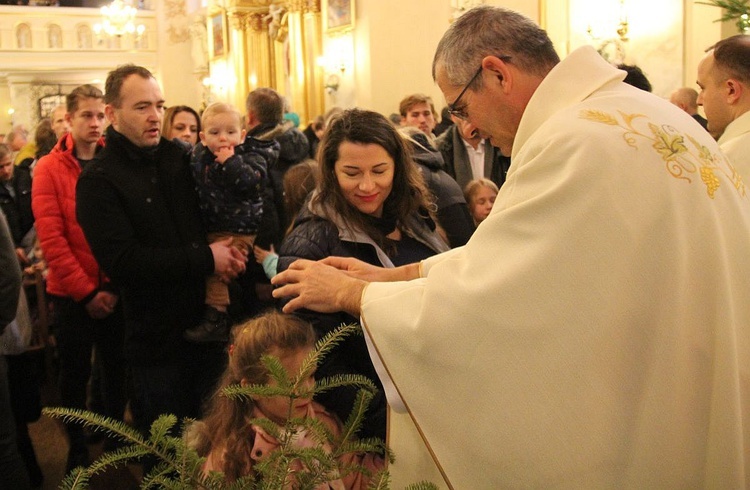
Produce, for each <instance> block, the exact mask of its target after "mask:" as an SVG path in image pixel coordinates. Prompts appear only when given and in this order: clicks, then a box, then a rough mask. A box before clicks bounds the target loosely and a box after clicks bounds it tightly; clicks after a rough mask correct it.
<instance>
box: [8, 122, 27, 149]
mask: <svg viewBox="0 0 750 490" xmlns="http://www.w3.org/2000/svg"><path fill="white" fill-rule="evenodd" d="M28 137H29V131H28V130H27V129H26V128H25V127H24V126H23V125H22V124H16V125H15V126H13V127H12V128H10V132H9V133H8V134H6V135H5V143H6V144H8V145H10V144H11V143H13V141H14V140H15V139H16V138H23V139H27V138H28Z"/></svg>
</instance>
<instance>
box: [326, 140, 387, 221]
mask: <svg viewBox="0 0 750 490" xmlns="http://www.w3.org/2000/svg"><path fill="white" fill-rule="evenodd" d="M394 171H395V164H394V162H393V158H391V156H390V155H389V154H388V152H387V151H385V149H384V148H383V147H382V146H380V145H376V144H358V143H352V142H350V141H344V142H343V143H341V145H340V146H339V158H338V160H336V165H335V166H334V172H335V174H336V180H337V181H338V183H339V187H340V188H341V192H342V194H343V195H344V197H345V198H346V200H347V202H348V203H349V204H351V205H352V206H354V207H355V208H357V210H359V212H361V213H364V214H367V215H370V216H374V217H376V218H380V217H381V216H383V204H384V203H385V200H386V199H387V198H388V196H389V195H390V194H391V190H392V189H393V174H394Z"/></svg>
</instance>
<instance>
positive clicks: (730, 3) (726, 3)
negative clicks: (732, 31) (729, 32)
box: [696, 0, 750, 32]
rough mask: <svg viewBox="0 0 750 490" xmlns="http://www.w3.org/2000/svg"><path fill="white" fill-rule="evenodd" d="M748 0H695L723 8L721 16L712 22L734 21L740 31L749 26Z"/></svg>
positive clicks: (702, 3)
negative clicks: (703, 0) (701, 0)
mask: <svg viewBox="0 0 750 490" xmlns="http://www.w3.org/2000/svg"><path fill="white" fill-rule="evenodd" d="M749 1H750V0H709V1H707V2H696V3H698V4H700V5H710V6H712V7H720V8H721V9H722V10H723V15H722V16H721V18H719V19H716V20H715V21H714V22H728V21H730V20H731V21H735V24H736V25H737V28H738V29H739V30H740V32H744V31H745V30H746V29H748V28H750V4H748V2H749Z"/></svg>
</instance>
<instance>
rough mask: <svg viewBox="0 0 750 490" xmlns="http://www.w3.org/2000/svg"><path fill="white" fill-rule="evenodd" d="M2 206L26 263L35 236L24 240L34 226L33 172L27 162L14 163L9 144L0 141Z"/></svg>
mask: <svg viewBox="0 0 750 490" xmlns="http://www.w3.org/2000/svg"><path fill="white" fill-rule="evenodd" d="M0 209H2V210H3V213H5V217H6V218H7V220H8V227H9V228H10V234H11V238H12V239H13V244H14V245H15V247H16V256H17V257H18V261H19V262H20V263H21V264H27V263H28V259H27V258H26V248H27V247H28V248H29V249H30V248H31V245H32V243H27V242H30V241H33V238H32V240H28V239H26V240H24V238H26V234H27V233H28V232H29V230H31V228H32V227H33V226H34V215H33V214H32V212H31V172H30V171H29V168H28V166H20V165H19V166H15V165H13V159H12V155H11V151H10V148H9V147H8V146H7V145H4V144H1V143H0Z"/></svg>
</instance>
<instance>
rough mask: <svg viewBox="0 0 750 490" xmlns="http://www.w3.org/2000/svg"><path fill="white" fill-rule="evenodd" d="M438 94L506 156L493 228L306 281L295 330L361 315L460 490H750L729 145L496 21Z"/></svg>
mask: <svg viewBox="0 0 750 490" xmlns="http://www.w3.org/2000/svg"><path fill="white" fill-rule="evenodd" d="M433 75H434V76H435V79H436V81H437V83H438V85H439V86H440V88H441V90H442V91H443V93H444V94H445V97H446V100H447V101H450V102H451V103H450V104H449V108H450V109H451V111H452V113H453V114H454V115H457V116H459V117H462V118H464V119H465V120H467V121H468V123H469V124H471V125H474V126H475V127H476V128H477V130H478V131H479V132H480V134H482V135H483V137H490V138H491V141H492V143H493V145H495V146H497V147H499V148H500V149H501V150H502V151H503V153H505V154H509V153H510V154H511V157H512V165H511V167H510V171H509V172H508V176H507V181H506V183H505V185H504V186H503V187H502V188H501V190H500V193H499V194H498V196H497V200H496V202H495V205H494V208H493V210H492V212H491V214H490V216H489V217H488V218H487V219H486V220H485V221H484V222H483V223H482V224H481V225H480V226H479V227H478V228H477V231H476V232H475V234H474V235H473V236H472V238H471V240H470V241H469V242H468V243H467V244H466V245H465V246H464V247H461V248H458V249H454V250H451V251H449V252H446V253H444V254H441V255H438V256H435V257H432V258H430V259H427V260H425V261H423V262H422V263H421V264H419V265H413V266H404V267H400V268H396V269H387V270H386V269H376V268H374V267H370V266H366V265H365V264H362V263H359V262H356V261H354V260H352V259H341V258H329V259H325V260H324V261H322V263H321V262H309V261H298V262H296V263H294V264H292V267H290V269H289V270H288V271H286V272H284V273H283V274H280V275H279V276H276V278H274V280H273V282H274V284H276V285H280V286H281V287H279V288H278V289H276V290H275V292H274V295H275V296H277V297H280V296H290V297H292V298H293V299H291V300H290V302H289V303H288V304H287V306H286V307H285V311H287V312H291V311H294V310H295V309H297V308H301V307H305V308H311V309H314V310H320V311H337V310H345V311H348V312H350V313H352V314H359V315H360V317H361V321H362V325H363V327H364V329H365V332H366V335H367V336H368V340H369V342H370V347H371V349H370V352H371V355H372V356H373V358H374V361H375V362H376V363H379V364H380V369H381V371H380V372H381V373H382V377H383V378H384V383H385V384H386V385H387V386H389V387H390V389H391V390H392V391H391V393H390V394H389V396H390V400H391V401H398V402H399V403H402V404H403V406H404V408H405V409H406V410H407V412H408V414H409V416H410V417H411V418H412V420H413V421H414V424H415V426H416V427H417V429H418V431H419V433H420V434H421V436H422V437H423V438H424V441H425V444H426V445H427V447H428V448H429V450H430V452H431V454H432V456H433V457H434V459H435V464H436V465H437V467H438V468H439V470H440V472H441V474H442V477H443V479H444V481H445V485H446V486H447V487H449V488H456V489H483V488H486V489H497V488H571V489H580V488H597V489H598V488H617V489H621V488H632V489H643V488H659V489H663V488H745V487H747V486H748V483H749V481H750V480H748V472H750V456H749V455H750V436H749V434H750V416H749V415H748V414H749V413H750V397H749V395H748V392H749V391H750V389H749V387H748V384H749V383H750V376H748V374H749V373H748V365H749V362H748V361H749V359H750V342H748V338H750V260H749V259H748V253H749V251H750V200H749V198H748V196H747V190H746V187H745V183H744V182H743V180H742V178H741V177H740V175H739V174H738V173H737V172H735V170H734V168H733V167H732V165H731V164H730V163H729V162H728V160H727V159H726V158H725V157H724V156H723V155H722V153H721V151H720V150H719V148H718V146H717V144H716V143H715V142H714V141H713V139H712V138H711V137H710V135H709V134H708V133H706V132H705V131H703V130H702V128H700V126H699V125H697V124H695V121H694V120H693V119H692V118H691V117H690V116H689V115H687V114H686V113H685V112H683V111H681V110H680V109H679V108H677V107H675V106H673V105H672V104H670V103H669V102H668V101H665V100H662V99H660V98H659V97H656V96H653V95H651V94H649V93H646V92H643V91H641V90H638V89H636V88H633V87H630V86H628V85H626V84H624V83H622V79H623V78H624V76H625V73H624V72H621V71H619V70H616V69H614V68H612V67H611V66H610V65H609V64H607V63H606V62H605V61H604V60H603V59H602V58H601V57H600V56H599V55H598V54H597V53H596V52H595V51H594V50H593V49H592V48H590V47H584V48H581V49H579V50H576V51H574V52H573V53H571V55H570V56H568V58H566V59H565V60H564V61H562V62H559V63H558V59H557V55H556V54H555V51H554V48H553V47H552V44H551V42H550V40H549V38H548V37H547V35H546V33H545V32H544V31H543V30H541V29H540V28H538V27H537V26H536V25H534V24H533V22H531V21H530V20H529V19H527V18H525V17H523V16H521V15H519V14H516V13H515V12H512V11H508V10H505V9H502V8H497V7H478V8H476V9H472V10H471V11H469V12H467V13H466V14H464V15H463V16H461V18H460V19H458V20H457V21H456V22H455V23H454V24H453V25H452V26H451V27H450V28H449V30H448V31H447V33H446V34H445V36H444V37H443V40H442V41H441V42H440V44H439V46H438V49H437V52H436V55H435V60H434V63H433ZM743 423H744V424H745V428H744V429H743ZM396 459H397V466H398V463H399V453H398V452H396ZM402 463H404V464H405V466H406V467H408V466H409V462H408V461H405V462H403V461H402ZM421 476H422V475H420V474H413V475H411V477H412V481H418V480H420V477H421Z"/></svg>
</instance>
